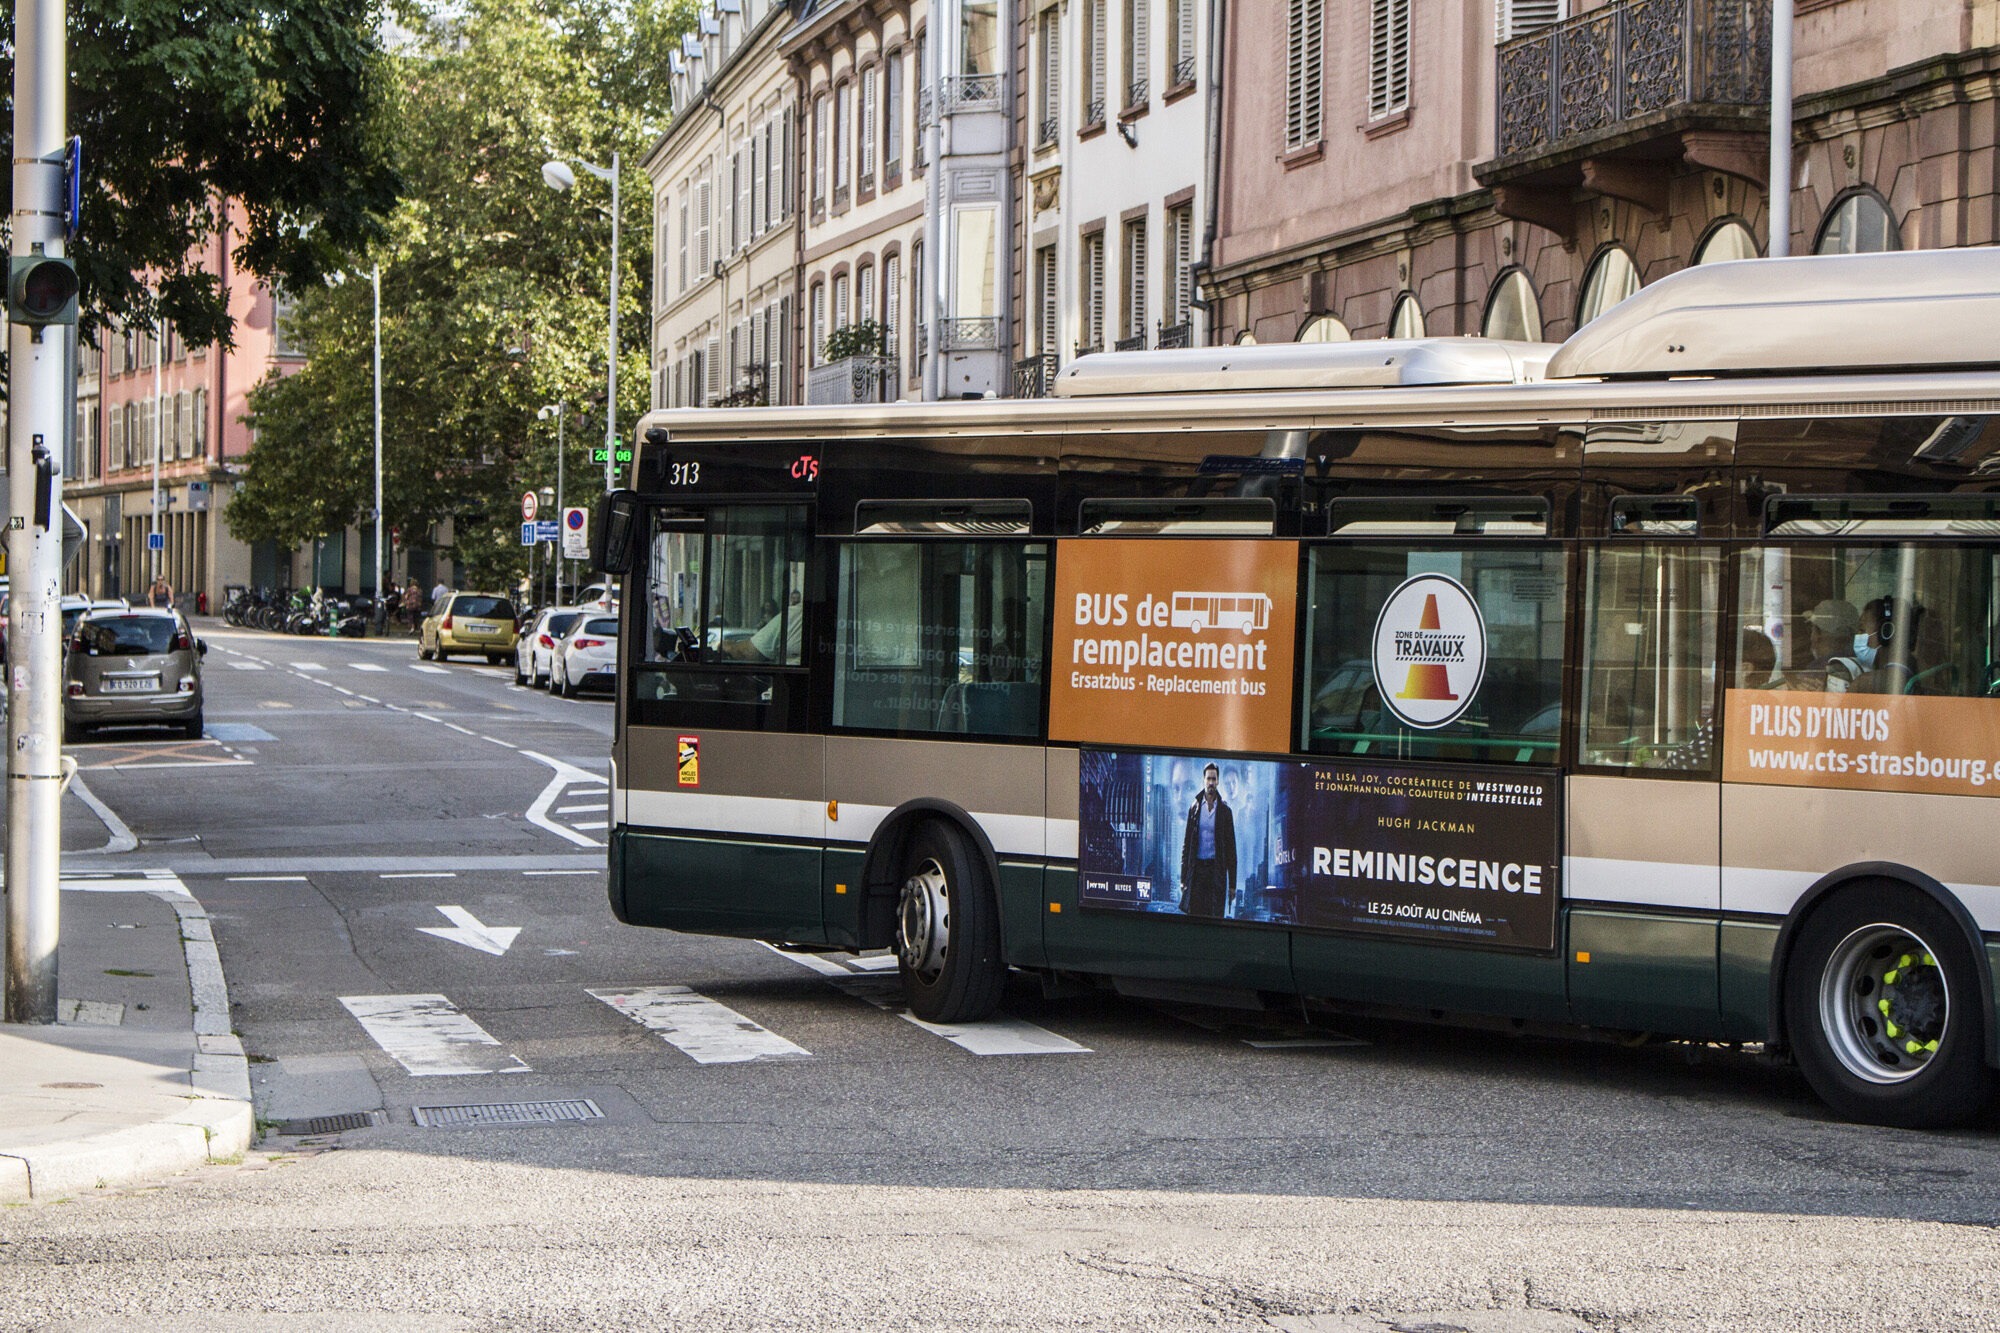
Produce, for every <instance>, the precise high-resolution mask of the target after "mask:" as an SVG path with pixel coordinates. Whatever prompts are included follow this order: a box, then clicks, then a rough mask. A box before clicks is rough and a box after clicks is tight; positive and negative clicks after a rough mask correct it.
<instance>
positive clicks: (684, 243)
mask: <svg viewBox="0 0 2000 1333" xmlns="http://www.w3.org/2000/svg"><path fill="white" fill-rule="evenodd" d="M680 250H681V281H680V286H679V288H678V289H677V290H679V291H683V292H684V291H686V290H687V289H688V201H687V187H686V186H685V185H683V186H682V187H681V225H680Z"/></svg>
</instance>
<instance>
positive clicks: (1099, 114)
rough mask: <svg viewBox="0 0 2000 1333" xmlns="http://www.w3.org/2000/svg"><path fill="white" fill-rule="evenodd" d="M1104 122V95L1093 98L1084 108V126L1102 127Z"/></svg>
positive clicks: (1088, 127) (1091, 128)
mask: <svg viewBox="0 0 2000 1333" xmlns="http://www.w3.org/2000/svg"><path fill="white" fill-rule="evenodd" d="M1103 124H1104V99H1103V98H1102V97H1097V98H1093V99H1092V100H1091V102H1090V105H1088V106H1086V107H1084V109H1083V128H1085V129H1087V130H1093V129H1098V128H1100V127H1101V126H1102V125H1103Z"/></svg>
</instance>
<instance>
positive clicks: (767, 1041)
mask: <svg viewBox="0 0 2000 1333" xmlns="http://www.w3.org/2000/svg"><path fill="white" fill-rule="evenodd" d="M590 994H592V995H594V996H596V997H597V998H598V999H600V1000H602V1001H604V1002H605V1003H606V1004H608V1005H610V1006H611V1007H612V1008H613V1009H616V1010H617V1011H618V1012H619V1013H621V1014H623V1015H625V1016H626V1017H627V1018H629V1019H631V1020H632V1021H633V1022H635V1023H637V1024H639V1025H640V1026H641V1027H645V1028H648V1029H651V1030H652V1031H654V1032H657V1033H659V1034H660V1036H661V1038H662V1039H664V1040H665V1041H667V1042H669V1043H671V1044H672V1045H674V1046H676V1047H678V1048H679V1049H680V1050H681V1051H683V1052H684V1053H686V1054H687V1055H689V1056H692V1057H693V1058H694V1059H696V1060H698V1061H700V1062H701V1063H702V1064H705V1065H729V1064H741V1063H743V1062H744V1061H746V1060H804V1059H809V1058H811V1056H812V1052H811V1051H808V1050H807V1049H806V1048H805V1047H803V1046H799V1045H796V1044H794V1043H792V1042H789V1041H787V1040H785V1039H784V1038H783V1037H781V1036H779V1035H778V1034H777V1033H775V1032H772V1031H770V1030H769V1029H768V1028H765V1027H762V1026H761V1025H759V1024H757V1023H754V1022H752V1021H751V1020H749V1019H747V1018H745V1017H744V1016H743V1015H741V1014H739V1013H737V1012H736V1011H735V1010H734V1009H731V1008H730V1007H729V1006H728V1005H726V1004H721V1003H718V1002H717V1001H715V1000H711V999H709V998H708V997H707V996H706V995H697V994H695V993H694V992H693V991H691V990H689V989H688V988H687V987H686V986H636V987H634V988H632V989H630V990H594V991H591V992H590Z"/></svg>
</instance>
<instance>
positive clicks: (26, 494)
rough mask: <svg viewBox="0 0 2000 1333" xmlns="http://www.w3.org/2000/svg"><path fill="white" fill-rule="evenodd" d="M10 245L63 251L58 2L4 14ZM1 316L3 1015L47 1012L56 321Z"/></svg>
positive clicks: (52, 955)
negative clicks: (9, 39)
mask: <svg viewBox="0 0 2000 1333" xmlns="http://www.w3.org/2000/svg"><path fill="white" fill-rule="evenodd" d="M14 52H15V59H14V175H13V184H14V213H13V228H14V231H13V245H12V254H13V256H14V257H16V258H18V257H21V256H27V255H35V254H41V255H46V256H51V257H57V256H61V255H62V254H63V253H64V248H63V245H64V228H63V207H64V202H65V201H64V192H63V165H62V164H63V146H64V133H63V131H64V120H65V117H66V111H67V108H66V107H65V104H64V100H63V87H64V82H65V64H66V54H65V51H64V0H17V4H16V6H15V11H14ZM10 316H11V318H10V322H9V323H8V326H7V355H8V367H9V379H8V404H7V407H8V412H7V494H8V501H9V507H8V516H9V517H8V523H7V530H6V551H7V573H8V580H9V584H10V595H9V606H8V634H7V658H6V668H7V680H6V697H7V848H6V857H5V865H6V896H7V976H6V1018H7V1020H8V1021H9V1022H14V1023H53V1022H55V1021H56V945H57V940H58V937H59V933H60V932H59V926H60V921H61V912H60V892H59V884H60V876H61V871H62V864H61V856H62V823H61V819H62V782H61V778H62V695H61V687H62V618H61V614H60V612H59V609H58V607H59V592H58V585H59V582H60V579H61V575H62V517H61V515H62V505H61V499H62V461H63V460H62V440H63V431H64V429H65V425H66V422H67V420H68V418H69V415H70V410H71V409H70V404H69V402H68V401H66V400H65V393H64V389H65V387H66V386H65V377H64V361H65V356H64V347H65V343H66V339H67V335H68V330H67V329H65V328H63V327H62V326H61V325H60V324H48V323H41V324H28V323H24V322H20V316H21V312H19V311H11V312H10Z"/></svg>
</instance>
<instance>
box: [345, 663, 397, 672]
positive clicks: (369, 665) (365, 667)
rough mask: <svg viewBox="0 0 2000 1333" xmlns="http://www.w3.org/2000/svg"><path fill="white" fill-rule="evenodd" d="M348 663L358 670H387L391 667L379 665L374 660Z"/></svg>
mask: <svg viewBox="0 0 2000 1333" xmlns="http://www.w3.org/2000/svg"><path fill="white" fill-rule="evenodd" d="M347 665H349V666H351V667H353V668H354V669H355V670H356V671H387V670H388V669H389V668H388V667H385V666H379V665H377V664H376V663H374V662H349V663H348V664H347Z"/></svg>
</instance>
